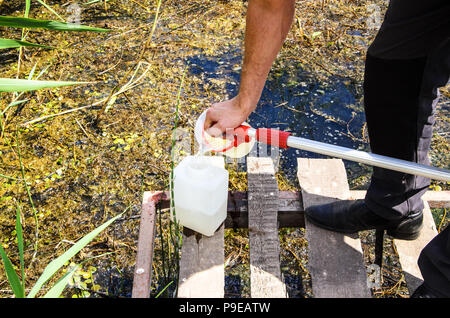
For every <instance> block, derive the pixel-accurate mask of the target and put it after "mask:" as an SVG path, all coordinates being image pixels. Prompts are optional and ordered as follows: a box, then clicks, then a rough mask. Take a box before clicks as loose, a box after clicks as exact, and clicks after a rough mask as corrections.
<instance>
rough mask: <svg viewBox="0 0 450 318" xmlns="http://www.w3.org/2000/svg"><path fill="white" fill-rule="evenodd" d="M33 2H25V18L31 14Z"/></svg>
mask: <svg viewBox="0 0 450 318" xmlns="http://www.w3.org/2000/svg"><path fill="white" fill-rule="evenodd" d="M30 7H31V0H25V18H28V15H29V14H30Z"/></svg>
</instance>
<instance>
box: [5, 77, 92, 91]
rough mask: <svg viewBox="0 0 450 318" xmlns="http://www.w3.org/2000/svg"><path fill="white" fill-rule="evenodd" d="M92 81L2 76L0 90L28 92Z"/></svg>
mask: <svg viewBox="0 0 450 318" xmlns="http://www.w3.org/2000/svg"><path fill="white" fill-rule="evenodd" d="M89 83H92V82H61V81H59V82H58V81H35V80H25V79H13V78H0V92H26V91H33V90H37V89H42V88H52V87H61V86H69V85H80V84H89Z"/></svg>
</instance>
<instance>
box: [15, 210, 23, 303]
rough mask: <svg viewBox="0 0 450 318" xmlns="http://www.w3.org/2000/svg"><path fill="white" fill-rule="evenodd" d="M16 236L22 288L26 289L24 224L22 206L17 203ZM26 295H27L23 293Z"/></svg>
mask: <svg viewBox="0 0 450 318" xmlns="http://www.w3.org/2000/svg"><path fill="white" fill-rule="evenodd" d="M16 236H17V247H18V249H19V258H20V273H21V276H22V289H23V290H25V270H24V267H25V266H24V261H23V231H22V224H21V223H20V206H19V204H17V212H16ZM23 297H25V295H23Z"/></svg>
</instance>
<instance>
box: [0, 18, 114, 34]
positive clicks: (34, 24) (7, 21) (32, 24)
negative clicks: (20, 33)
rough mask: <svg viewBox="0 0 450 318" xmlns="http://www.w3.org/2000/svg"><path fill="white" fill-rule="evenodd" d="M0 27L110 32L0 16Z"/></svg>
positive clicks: (49, 21)
mask: <svg viewBox="0 0 450 318" xmlns="http://www.w3.org/2000/svg"><path fill="white" fill-rule="evenodd" d="M0 26H5V27H12V28H30V29H36V28H40V29H48V30H56V31H92V32H110V31H111V30H108V29H102V28H94V27H90V26H86V25H82V24H77V23H66V22H58V21H53V20H38V19H31V18H21V17H10V16H0Z"/></svg>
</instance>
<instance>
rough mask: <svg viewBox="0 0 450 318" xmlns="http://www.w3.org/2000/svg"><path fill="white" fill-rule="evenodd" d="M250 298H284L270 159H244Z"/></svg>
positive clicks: (276, 191)
mask: <svg viewBox="0 0 450 318" xmlns="http://www.w3.org/2000/svg"><path fill="white" fill-rule="evenodd" d="M247 171H248V176H247V178H248V228H249V247H250V287H251V292H250V294H251V297H252V298H284V297H287V293H286V287H285V285H284V283H283V281H282V277H281V269H280V242H279V238H278V224H277V212H278V184H277V180H276V178H275V171H274V167H273V162H272V159H271V158H269V157H264V158H255V157H248V158H247Z"/></svg>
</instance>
